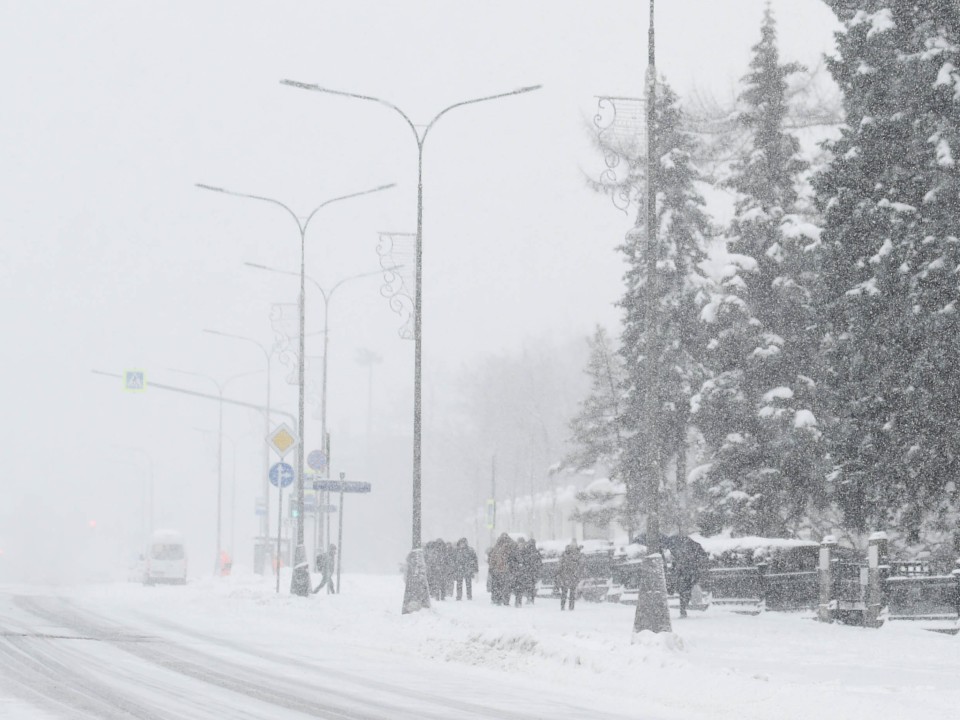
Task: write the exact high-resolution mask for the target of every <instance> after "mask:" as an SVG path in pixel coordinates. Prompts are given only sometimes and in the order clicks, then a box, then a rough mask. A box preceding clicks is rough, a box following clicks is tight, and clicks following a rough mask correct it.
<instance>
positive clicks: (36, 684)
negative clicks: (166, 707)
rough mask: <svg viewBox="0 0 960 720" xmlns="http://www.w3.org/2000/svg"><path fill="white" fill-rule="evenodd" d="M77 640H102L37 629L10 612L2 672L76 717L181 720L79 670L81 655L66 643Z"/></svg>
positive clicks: (30, 696)
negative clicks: (120, 692)
mask: <svg viewBox="0 0 960 720" xmlns="http://www.w3.org/2000/svg"><path fill="white" fill-rule="evenodd" d="M71 642H73V643H89V642H96V641H92V640H90V639H87V638H72V637H70V636H51V635H48V634H43V633H36V632H34V631H32V630H31V628H30V627H28V626H24V625H22V624H20V623H17V622H15V621H13V620H12V619H11V618H9V617H0V673H2V675H0V676H2V677H3V680H4V682H5V684H6V685H7V686H8V687H10V689H11V690H12V691H13V692H15V693H16V694H17V695H18V696H19V697H21V698H22V699H24V700H27V701H28V702H30V703H31V704H33V705H36V706H38V707H40V708H42V709H44V710H47V711H49V712H51V713H53V714H56V715H60V716H62V717H68V718H71V720H72V719H74V718H78V717H90V718H97V719H98V720H131V719H133V720H177V717H176V716H172V715H166V714H158V713H156V712H154V711H152V710H150V709H149V708H146V707H144V706H143V705H141V704H139V703H137V702H134V701H132V700H130V699H129V698H126V697H124V696H123V695H120V694H118V693H117V692H116V691H115V690H114V689H112V688H110V687H109V686H107V685H105V684H104V683H101V682H100V681H98V680H97V679H96V678H95V677H93V676H92V675H90V674H88V673H86V672H83V671H81V670H78V669H77V667H78V665H79V663H77V661H76V654H75V653H72V652H70V651H69V650H67V648H65V647H64V644H65V643H71ZM65 713H66V714H65ZM78 713H82V715H78Z"/></svg>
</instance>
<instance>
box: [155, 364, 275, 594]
mask: <svg viewBox="0 0 960 720" xmlns="http://www.w3.org/2000/svg"><path fill="white" fill-rule="evenodd" d="M168 369H169V370H170V372H175V373H180V374H181V375H192V376H194V377H198V378H203V379H204V380H209V381H210V382H212V383H213V384H214V385H215V386H216V388H217V396H218V397H219V398H220V402H219V403H218V411H217V558H216V560H215V561H214V563H213V572H214V574H215V575H219V574H220V553H221V551H222V550H223V545H222V539H221V538H222V535H221V525H222V522H223V518H222V510H223V505H222V502H223V391H224V390H225V389H226V387H227V384H228V383H230V382H231V381H233V380H239V379H240V378H242V377H247V376H249V375H255V374H256V373H258V372H260V371H259V370H254V371H253V372H245V373H241V374H239V375H233V376H231V377H228V378H227V379H226V380H224V381H222V382H221V381H219V380H217V379H216V378H214V377H211V376H210V375H204V374H203V373H198V372H193V371H192V370H178V369H176V368H168Z"/></svg>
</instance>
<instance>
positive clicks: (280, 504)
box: [274, 483, 283, 595]
mask: <svg viewBox="0 0 960 720" xmlns="http://www.w3.org/2000/svg"><path fill="white" fill-rule="evenodd" d="M282 532H283V485H281V484H280V483H277V557H276V560H274V564H275V565H276V572H277V594H278V595H279V594H280V536H281V533H282Z"/></svg>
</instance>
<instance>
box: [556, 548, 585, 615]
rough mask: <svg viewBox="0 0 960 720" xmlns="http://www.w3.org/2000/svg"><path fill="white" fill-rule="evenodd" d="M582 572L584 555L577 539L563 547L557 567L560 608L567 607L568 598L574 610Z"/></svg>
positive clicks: (564, 608)
mask: <svg viewBox="0 0 960 720" xmlns="http://www.w3.org/2000/svg"><path fill="white" fill-rule="evenodd" d="M581 572H582V555H581V553H580V546H579V545H578V544H577V541H576V539H574V540H571V541H570V544H569V545H567V546H566V547H565V548H564V549H563V554H562V555H561V556H560V567H558V568H557V585H558V586H559V588H560V609H561V610H566V609H567V599H568V598H569V600H570V610H573V605H574V602H575V601H576V599H577V586H578V585H579V584H580V575H581Z"/></svg>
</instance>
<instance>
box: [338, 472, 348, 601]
mask: <svg viewBox="0 0 960 720" xmlns="http://www.w3.org/2000/svg"><path fill="white" fill-rule="evenodd" d="M346 476H347V474H346V473H340V520H339V521H338V522H337V595H339V594H340V567H341V565H343V485H344V482H343V479H344V478H345V477H346Z"/></svg>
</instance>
